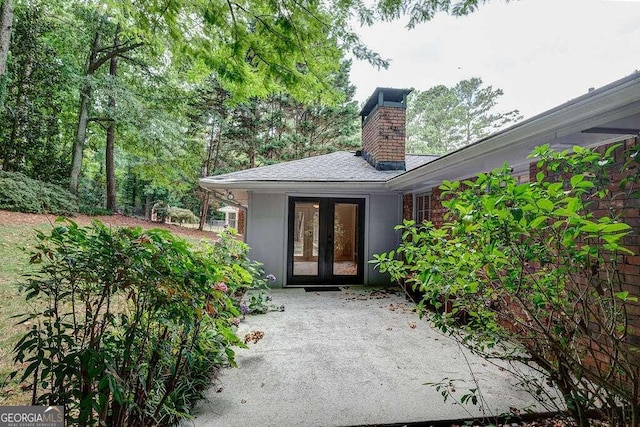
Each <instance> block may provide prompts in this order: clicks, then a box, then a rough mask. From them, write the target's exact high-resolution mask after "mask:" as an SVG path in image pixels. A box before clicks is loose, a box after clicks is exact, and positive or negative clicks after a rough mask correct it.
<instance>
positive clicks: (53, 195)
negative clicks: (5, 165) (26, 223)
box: [0, 171, 78, 215]
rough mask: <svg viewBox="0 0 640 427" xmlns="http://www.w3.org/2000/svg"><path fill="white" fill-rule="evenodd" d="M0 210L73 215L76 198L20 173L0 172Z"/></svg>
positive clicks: (51, 185)
mask: <svg viewBox="0 0 640 427" xmlns="http://www.w3.org/2000/svg"><path fill="white" fill-rule="evenodd" d="M0 209H4V210H9V211H16V212H27V213H52V214H56V215H73V214H75V213H77V212H78V201H77V198H76V197H75V196H74V195H73V194H71V193H69V192H68V191H66V190H65V189H63V188H60V187H58V186H57V185H54V184H50V183H47V182H42V181H37V180H35V179H31V178H29V177H27V176H25V175H23V174H21V173H17V172H5V171H0Z"/></svg>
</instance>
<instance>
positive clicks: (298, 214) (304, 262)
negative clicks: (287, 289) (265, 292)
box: [293, 202, 320, 276]
mask: <svg viewBox="0 0 640 427" xmlns="http://www.w3.org/2000/svg"><path fill="white" fill-rule="evenodd" d="M294 218H295V222H294V224H293V274H294V276H317V275H318V237H319V224H320V221H319V218H320V217H319V205H318V203H315V202H295V213H294Z"/></svg>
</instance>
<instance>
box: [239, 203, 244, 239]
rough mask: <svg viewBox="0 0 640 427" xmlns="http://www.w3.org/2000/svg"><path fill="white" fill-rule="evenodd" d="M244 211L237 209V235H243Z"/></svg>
mask: <svg viewBox="0 0 640 427" xmlns="http://www.w3.org/2000/svg"><path fill="white" fill-rule="evenodd" d="M245 216H246V214H245V210H244V209H238V233H239V234H242V235H244V231H245V225H244V224H245Z"/></svg>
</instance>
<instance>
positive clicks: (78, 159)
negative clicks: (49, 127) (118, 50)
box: [69, 28, 101, 194]
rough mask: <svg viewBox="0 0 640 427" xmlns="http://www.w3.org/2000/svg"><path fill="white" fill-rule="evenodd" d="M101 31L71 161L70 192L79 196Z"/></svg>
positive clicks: (91, 60) (90, 65)
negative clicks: (91, 79) (92, 81)
mask: <svg viewBox="0 0 640 427" xmlns="http://www.w3.org/2000/svg"><path fill="white" fill-rule="evenodd" d="M100 31H101V29H100V28H98V30H97V31H96V34H95V36H94V38H93V45H92V46H91V52H90V53H89V63H88V64H87V73H86V75H85V77H87V79H85V82H84V86H83V87H82V90H81V91H80V110H79V111H78V127H77V129H76V136H75V139H74V141H73V158H72V160H71V176H70V180H69V191H71V193H73V194H78V184H79V183H80V173H81V172H82V156H83V154H82V153H83V151H84V142H85V140H86V138H87V126H88V125H89V106H90V105H91V93H92V87H91V82H90V81H89V79H88V77H90V76H91V75H92V74H93V73H94V72H95V70H94V67H93V64H94V63H95V60H96V58H97V56H98V50H99V48H100Z"/></svg>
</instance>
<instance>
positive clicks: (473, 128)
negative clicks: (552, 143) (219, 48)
mask: <svg viewBox="0 0 640 427" xmlns="http://www.w3.org/2000/svg"><path fill="white" fill-rule="evenodd" d="M502 95H503V92H502V89H494V88H493V87H492V86H486V87H484V86H483V83H482V79H480V78H477V77H474V78H472V79H469V80H462V81H460V82H458V83H457V84H456V85H455V86H453V87H446V86H444V85H438V86H434V87H432V88H430V89H427V90H425V91H419V90H417V91H414V92H413V93H411V95H410V97H409V102H408V107H407V149H408V151H409V152H413V153H425V154H446V153H448V152H451V151H453V150H456V149H458V148H461V147H464V146H465V145H468V144H471V143H472V142H474V141H476V140H478V139H480V138H482V137H484V136H487V135H489V134H490V133H491V132H493V131H496V130H498V129H500V128H502V127H504V126H505V125H507V124H509V123H513V122H515V121H517V120H519V119H520V118H521V116H520V114H519V112H518V110H512V111H508V112H497V111H496V106H497V103H498V99H499V98H500V97H501V96H502Z"/></svg>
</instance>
